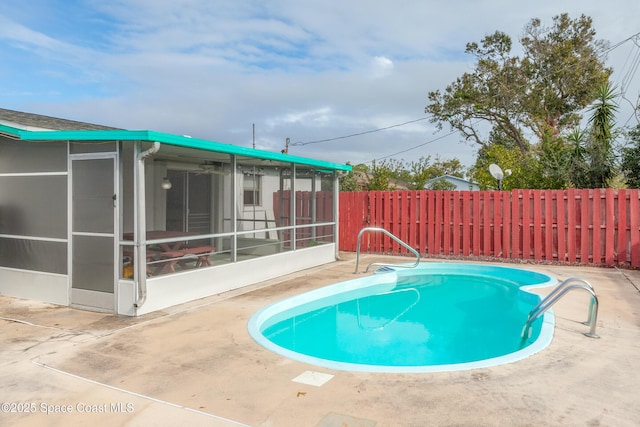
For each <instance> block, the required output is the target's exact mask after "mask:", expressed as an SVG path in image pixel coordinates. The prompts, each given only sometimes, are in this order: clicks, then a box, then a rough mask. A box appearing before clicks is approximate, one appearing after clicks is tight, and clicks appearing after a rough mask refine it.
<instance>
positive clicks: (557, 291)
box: [521, 277, 600, 338]
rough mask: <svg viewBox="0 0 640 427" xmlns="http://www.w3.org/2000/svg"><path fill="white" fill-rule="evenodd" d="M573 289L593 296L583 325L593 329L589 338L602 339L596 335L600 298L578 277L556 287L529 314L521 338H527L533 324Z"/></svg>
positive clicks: (587, 334) (588, 334)
mask: <svg viewBox="0 0 640 427" xmlns="http://www.w3.org/2000/svg"><path fill="white" fill-rule="evenodd" d="M572 289H584V290H585V291H587V292H588V293H589V294H591V302H590V304H589V313H588V314H587V320H586V321H585V322H582V324H583V325H587V326H590V327H591V329H590V330H589V332H588V333H585V335H586V336H588V337H589V338H600V337H599V336H598V335H597V334H596V322H597V321H598V297H597V296H596V292H595V291H594V290H593V286H591V284H590V283H589V282H587V281H586V280H584V279H580V278H577V277H570V278H568V279H566V280H564V281H563V282H562V283H560V284H559V285H558V286H556V287H555V288H554V289H553V291H551V293H550V294H549V295H547V296H546V297H544V299H543V300H542V301H540V302H539V303H538V305H536V306H535V307H534V308H533V310H531V311H530V312H529V317H528V319H527V322H526V323H525V325H524V328H522V333H521V336H522V338H524V337H525V334H526V333H527V331H528V330H529V328H530V327H531V324H532V323H533V322H534V321H535V320H536V319H537V318H538V317H540V316H542V315H543V314H544V312H545V311H547V310H548V309H550V308H551V306H552V305H553V304H555V303H556V302H557V301H558V300H559V299H560V298H562V297H563V296H565V295H566V294H567V293H568V292H569V291H571V290H572Z"/></svg>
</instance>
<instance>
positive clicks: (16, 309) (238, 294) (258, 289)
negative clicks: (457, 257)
mask: <svg viewBox="0 0 640 427" xmlns="http://www.w3.org/2000/svg"><path fill="white" fill-rule="evenodd" d="M342 256H343V260H342V261H338V262H335V263H332V264H330V265H326V266H323V267H318V268H313V269H310V270H307V271H304V272H301V273H298V274H294V275H289V276H285V277H282V278H280V279H278V280H274V281H270V282H267V283H261V284H259V285H256V286H253V287H251V288H245V289H244V290H242V291H234V292H228V293H225V294H222V295H218V296H213V297H209V298H206V299H202V300H198V301H195V302H192V303H189V304H183V305H180V306H177V307H173V308H171V309H168V310H164V311H161V312H156V313H152V314H150V315H146V316H142V317H139V318H129V317H118V316H114V315H111V314H101V313H93V312H85V311H80V310H74V309H70V308H67V307H58V306H53V305H49V304H42V303H37V302H33V301H24V300H17V299H12V298H7V297H0V336H1V341H0V342H1V347H0V403H2V411H1V412H0V424H1V425H4V426H7V425H9V426H42V425H48V426H69V425H91V426H102V425H105V426H106V425H109V426H113V425H127V426H146V425H153V426H174V425H189V426H199V425H202V426H243V425H249V426H322V427H333V426H340V427H356V426H357V427H365V426H468V425H472V426H542V425H544V426H615V427H624V426H637V425H638V423H639V422H640V421H639V420H640V405H638V396H639V395H640V369H639V367H640V291H639V288H640V271H632V270H618V269H598V268H589V267H572V266H550V265H529V264H523V265H519V267H522V268H524V269H533V270H536V271H540V272H543V273H547V274H550V275H552V276H555V277H556V278H558V279H559V280H563V279H566V278H568V277H580V278H583V279H586V280H588V281H589V282H590V283H591V284H592V285H593V286H594V288H595V289H596V292H597V294H598V297H599V300H600V312H599V318H598V325H597V333H598V334H599V335H600V336H601V338H600V339H591V338H587V337H585V336H584V335H583V333H584V332H587V331H588V327H587V326H585V325H583V324H581V323H580V322H582V321H583V320H585V317H586V312H587V302H588V299H587V294H586V293H584V294H583V293H581V292H575V293H571V294H569V295H567V296H566V297H565V298H563V299H562V300H561V301H560V302H559V303H558V304H556V306H555V307H554V312H555V314H556V328H555V334H554V338H553V342H552V343H551V345H550V346H549V347H547V348H546V349H545V350H543V351H542V352H540V353H538V354H536V355H533V356H531V357H529V358H527V359H524V360H522V361H519V362H516V363H513V364H509V365H502V366H496V367H491V368H483V369H474V370H468V371H455V372H445V373H426V374H386V373H362V372H345V371H333V370H330V369H326V368H321V367H317V366H311V365H306V364H304V363H300V362H296V361H292V360H288V359H285V358H283V357H281V356H279V355H276V354H274V353H272V352H270V351H267V350H265V349H264V348H262V347H261V346H259V345H257V344H256V343H255V342H254V341H253V339H252V338H251V337H250V336H249V334H248V332H247V326H246V325H247V321H248V319H249V318H250V317H251V315H252V314H253V313H254V312H255V311H257V310H258V309H260V308H261V307H263V306H265V305H267V304H270V303H272V302H275V301H277V300H280V299H282V298H284V297H287V296H290V295H294V294H297V293H301V292H305V291H308V290H311V289H314V288H317V287H320V286H324V285H327V284H331V283H336V282H340V281H343V280H349V279H352V278H354V275H353V274H352V272H353V269H354V265H355V262H354V255H353V254H351V253H344V254H342ZM385 259H386V260H391V261H392V262H404V261H406V258H400V259H399V260H398V259H397V258H390V257H378V256H371V255H366V256H363V257H362V260H361V261H362V262H363V264H364V265H366V264H367V263H368V262H371V261H380V260H385ZM426 262H429V260H426ZM510 266H513V265H510ZM184 285H185V286H188V283H185V284H184ZM550 290H551V288H546V289H541V290H540V293H543V294H546V293H548V292H550ZM307 371H312V372H318V373H322V374H330V375H333V377H332V378H331V379H330V380H329V381H328V382H326V383H325V384H324V385H322V386H315V385H310V384H305V383H300V382H294V381H292V380H293V379H294V378H296V377H298V376H299V375H301V374H303V373H305V372H307ZM11 411H20V412H22V413H17V412H11ZM47 412H51V413H47Z"/></svg>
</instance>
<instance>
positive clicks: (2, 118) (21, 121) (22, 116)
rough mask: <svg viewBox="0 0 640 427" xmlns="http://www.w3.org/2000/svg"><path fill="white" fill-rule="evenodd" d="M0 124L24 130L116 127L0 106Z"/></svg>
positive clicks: (105, 128)
mask: <svg viewBox="0 0 640 427" xmlns="http://www.w3.org/2000/svg"><path fill="white" fill-rule="evenodd" d="M0 124H6V125H7V126H13V127H17V128H21V129H24V130H36V129H38V130H47V129H48V130H107V129H111V130H113V129H117V128H113V127H109V126H102V125H96V124H92V123H84V122H77V121H75V120H67V119H59V118H57V117H50V116H43V115H41V114H33V113H23V112H22V111H14V110H7V109H4V108H0Z"/></svg>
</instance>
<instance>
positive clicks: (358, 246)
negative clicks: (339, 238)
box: [353, 227, 420, 274]
mask: <svg viewBox="0 0 640 427" xmlns="http://www.w3.org/2000/svg"><path fill="white" fill-rule="evenodd" d="M367 231H377V232H380V233H384V234H386V235H387V236H389V237H391V238H392V239H393V240H395V241H396V242H398V243H399V244H401V245H402V246H404V247H405V248H407V250H408V251H409V252H411V253H412V254H414V255H415V256H416V262H415V264H413V265H402V264H386V263H383V262H372V263H371V264H369V265H367V268H366V269H365V270H364V272H365V273H367V272H368V271H369V267H371V266H372V265H377V266H380V267H401V268H413V267H417V266H418V265H419V264H420V254H419V253H418V251H416V250H415V249H413V248H412V247H411V246H409V245H408V244H406V243H405V242H403V241H402V240H400V239H399V238H398V237H396V236H394V235H393V234H391V233H390V232H388V231H387V230H385V229H384V228H379V227H365V228H363V229H362V230H360V232H359V233H358V245H357V248H356V269H355V271H354V272H353V273H354V274H356V273H357V272H358V265H359V264H360V240H361V239H360V238H361V237H362V235H363V234H364V233H365V232H367Z"/></svg>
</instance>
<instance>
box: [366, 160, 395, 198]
mask: <svg viewBox="0 0 640 427" xmlns="http://www.w3.org/2000/svg"><path fill="white" fill-rule="evenodd" d="M369 175H370V176H369V180H368V182H367V184H366V189H367V190H368V191H376V190H378V191H386V190H394V189H395V185H393V184H392V183H391V179H392V178H393V175H394V166H393V164H390V163H389V162H386V161H384V160H383V161H382V162H381V163H376V161H375V160H374V161H373V162H372V163H371V170H370V174H369Z"/></svg>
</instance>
